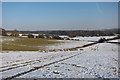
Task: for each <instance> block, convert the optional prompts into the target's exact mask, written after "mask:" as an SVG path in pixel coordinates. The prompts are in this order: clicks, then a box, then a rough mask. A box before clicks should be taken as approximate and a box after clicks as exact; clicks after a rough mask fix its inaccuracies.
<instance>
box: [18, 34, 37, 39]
mask: <svg viewBox="0 0 120 80" xmlns="http://www.w3.org/2000/svg"><path fill="white" fill-rule="evenodd" d="M28 35H32V36H33V38H38V37H39V34H22V33H21V34H19V37H28Z"/></svg>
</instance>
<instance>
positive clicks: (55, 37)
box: [53, 36, 62, 39]
mask: <svg viewBox="0 0 120 80" xmlns="http://www.w3.org/2000/svg"><path fill="white" fill-rule="evenodd" d="M53 39H62V38H61V37H59V36H53Z"/></svg>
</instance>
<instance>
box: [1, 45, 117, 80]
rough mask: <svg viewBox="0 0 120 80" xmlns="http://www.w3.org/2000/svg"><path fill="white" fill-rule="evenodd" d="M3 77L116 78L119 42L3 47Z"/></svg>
mask: <svg viewBox="0 0 120 80" xmlns="http://www.w3.org/2000/svg"><path fill="white" fill-rule="evenodd" d="M0 59H2V66H1V67H0V73H1V77H2V78H8V77H14V78H100V77H102V78H118V73H117V72H118V44H111V43H100V44H96V45H93V46H89V47H86V48H83V50H82V49H81V50H80V51H58V52H48V53H44V52H43V53H40V52H38V51H32V52H31V51H8V52H5V51H3V52H2V53H0Z"/></svg>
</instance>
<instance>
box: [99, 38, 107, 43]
mask: <svg viewBox="0 0 120 80" xmlns="http://www.w3.org/2000/svg"><path fill="white" fill-rule="evenodd" d="M104 41H106V39H105V38H100V39H99V40H98V42H99V43H102V42H104Z"/></svg>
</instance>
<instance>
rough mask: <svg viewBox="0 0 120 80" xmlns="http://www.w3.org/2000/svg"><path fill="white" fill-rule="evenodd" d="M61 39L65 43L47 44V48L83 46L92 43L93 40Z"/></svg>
mask: <svg viewBox="0 0 120 80" xmlns="http://www.w3.org/2000/svg"><path fill="white" fill-rule="evenodd" d="M59 41H60V42H63V43H58V44H55V45H49V46H46V49H48V50H49V49H67V48H75V47H79V46H83V45H85V44H88V43H92V42H88V41H73V40H59Z"/></svg>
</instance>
